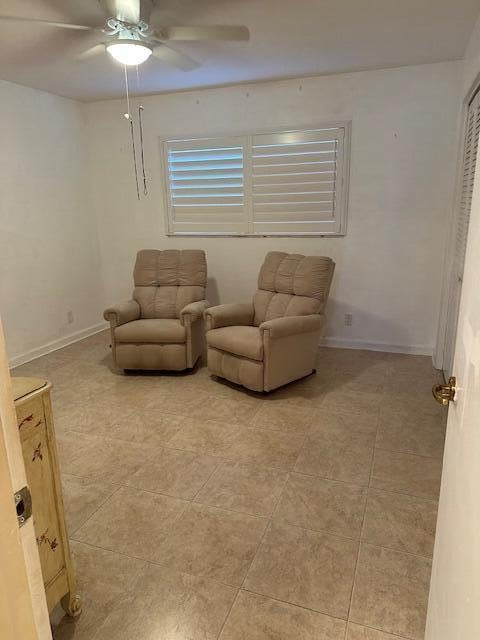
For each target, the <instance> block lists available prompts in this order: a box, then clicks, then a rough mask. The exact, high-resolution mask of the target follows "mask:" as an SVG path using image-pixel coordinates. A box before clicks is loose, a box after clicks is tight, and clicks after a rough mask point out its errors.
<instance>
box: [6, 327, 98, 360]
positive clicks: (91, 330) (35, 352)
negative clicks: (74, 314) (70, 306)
mask: <svg viewBox="0 0 480 640" xmlns="http://www.w3.org/2000/svg"><path fill="white" fill-rule="evenodd" d="M105 329H108V323H107V322H99V323H98V324H95V325H93V326H92V327H87V328H86V329H81V330H80V331H75V333H70V334H69V335H68V336H63V337H62V338H58V340H53V341H52V342H47V344H44V345H42V346H41V347H36V348H35V349H30V351H26V352H25V353H21V354H20V355H18V356H14V357H13V358H11V359H10V361H9V364H10V368H11V369H12V368H13V367H18V366H19V365H21V364H25V363H26V362H30V361H31V360H36V359H37V358H41V357H42V356H46V355H47V354H48V353H52V351H57V350H58V349H62V348H63V347H68V345H69V344H73V343H74V342H78V341H79V340H83V339H84V338H88V337H89V336H93V335H94V334H95V333H100V331H105Z"/></svg>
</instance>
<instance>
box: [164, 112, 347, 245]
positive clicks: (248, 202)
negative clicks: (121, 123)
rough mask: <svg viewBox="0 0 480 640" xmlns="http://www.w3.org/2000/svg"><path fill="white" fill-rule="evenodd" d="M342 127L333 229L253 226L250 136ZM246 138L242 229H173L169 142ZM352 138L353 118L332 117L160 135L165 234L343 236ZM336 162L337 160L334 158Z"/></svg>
mask: <svg viewBox="0 0 480 640" xmlns="http://www.w3.org/2000/svg"><path fill="white" fill-rule="evenodd" d="M334 128H338V129H340V128H341V129H343V130H344V135H343V149H342V153H341V162H342V165H343V172H342V185H341V188H340V189H336V190H335V196H336V210H335V213H336V215H335V218H334V223H335V227H336V228H335V229H334V230H332V231H309V232H306V231H291V230H290V231H285V230H283V231H278V232H272V231H268V232H257V233H255V232H254V231H253V229H254V220H253V205H252V199H253V198H252V139H253V138H254V137H255V136H264V135H272V136H274V135H278V134H285V133H303V132H308V131H315V130H321V129H334ZM235 138H237V139H241V138H243V139H244V140H245V145H244V166H243V172H244V215H245V222H244V227H245V231H244V232H240V231H238V232H235V233H229V232H223V231H211V232H209V231H181V232H179V231H176V230H174V229H173V216H172V211H173V208H172V204H171V200H170V181H169V169H168V167H169V164H168V144H169V143H172V142H187V141H189V140H191V141H195V142H200V141H202V140H205V141H212V142H213V141H215V140H217V141H218V140H231V139H235ZM351 140H352V121H351V120H346V121H334V122H325V123H321V124H315V125H305V126H302V127H299V126H296V127H290V128H282V129H276V130H272V129H260V130H255V131H243V132H242V131H240V132H232V131H229V132H216V133H212V134H210V133H209V134H208V135H202V136H198V135H197V136H195V135H182V137H179V136H178V135H176V136H175V135H172V136H162V137H159V139H158V141H159V148H160V171H161V182H162V194H163V205H164V206H163V213H164V224H165V227H164V228H165V235H167V236H171V237H206V238H209V237H220V238H230V237H231V238H272V237H277V238H278V237H288V238H290V237H319V238H328V237H343V236H345V235H346V232H347V219H348V205H349V187H350V161H351ZM337 162H338V160H337ZM339 198H340V202H341V206H340V207H339V206H338V202H339Z"/></svg>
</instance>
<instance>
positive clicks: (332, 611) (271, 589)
mask: <svg viewBox="0 0 480 640" xmlns="http://www.w3.org/2000/svg"><path fill="white" fill-rule="evenodd" d="M357 549H358V544H357V543H356V542H354V541H351V540H346V539H343V538H338V537H337V536H331V535H328V534H326V533H319V532H316V531H309V530H307V529H302V528H300V527H292V526H287V525H284V524H279V523H273V524H272V525H271V528H270V530H269V531H268V532H267V534H266V536H265V538H264V539H263V542H262V545H261V547H260V549H259V550H258V552H257V555H256V556H255V560H254V561H253V563H252V566H251V568H250V571H249V572H248V575H247V578H246V580H245V582H244V588H245V589H247V590H248V591H253V592H255V593H259V594H262V595H265V596H269V597H271V598H274V599H276V600H283V601H285V602H289V603H291V604H296V605H299V606H301V607H306V608H308V609H313V610H314V611H318V612H320V613H325V614H327V615H331V616H334V617H338V618H344V619H346V617H347V614H348V607H349V602H350V595H351V590H352V584H353V576H354V571H355V559H356V556H357Z"/></svg>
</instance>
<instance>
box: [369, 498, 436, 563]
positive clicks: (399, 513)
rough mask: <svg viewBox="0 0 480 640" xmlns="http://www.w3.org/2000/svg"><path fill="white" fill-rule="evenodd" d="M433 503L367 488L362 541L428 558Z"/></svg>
mask: <svg viewBox="0 0 480 640" xmlns="http://www.w3.org/2000/svg"><path fill="white" fill-rule="evenodd" d="M437 508H438V506H437V503H436V502H434V501H432V500H425V499H423V498H416V497H415V496H407V495H402V494H400V493H388V492H386V491H380V490H379V489H369V492H368V500H367V510H366V513H365V525H364V530H363V540H364V541H365V542H369V543H371V544H374V545H378V546H383V547H389V548H391V549H396V550H398V551H407V552H409V553H416V554H418V555H421V556H432V554H433V543H434V540H435V526H436V522H437Z"/></svg>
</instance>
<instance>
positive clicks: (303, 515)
mask: <svg viewBox="0 0 480 640" xmlns="http://www.w3.org/2000/svg"><path fill="white" fill-rule="evenodd" d="M366 498H367V490H366V488H363V487H358V486H357V485H351V484H347V483H346V482H334V481H332V480H324V479H323V478H312V477H310V476H304V475H300V474H297V473H292V474H290V478H289V480H288V483H287V486H286V487H285V490H284V492H283V495H282V499H281V500H280V503H279V505H278V508H277V510H276V512H275V519H276V520H278V521H281V522H285V523H287V524H295V525H298V526H300V527H305V528H306V529H314V530H317V531H325V532H327V533H333V534H336V535H340V536H345V537H347V538H359V537H360V532H361V528H362V522H363V514H364V512H365V502H366Z"/></svg>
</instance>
